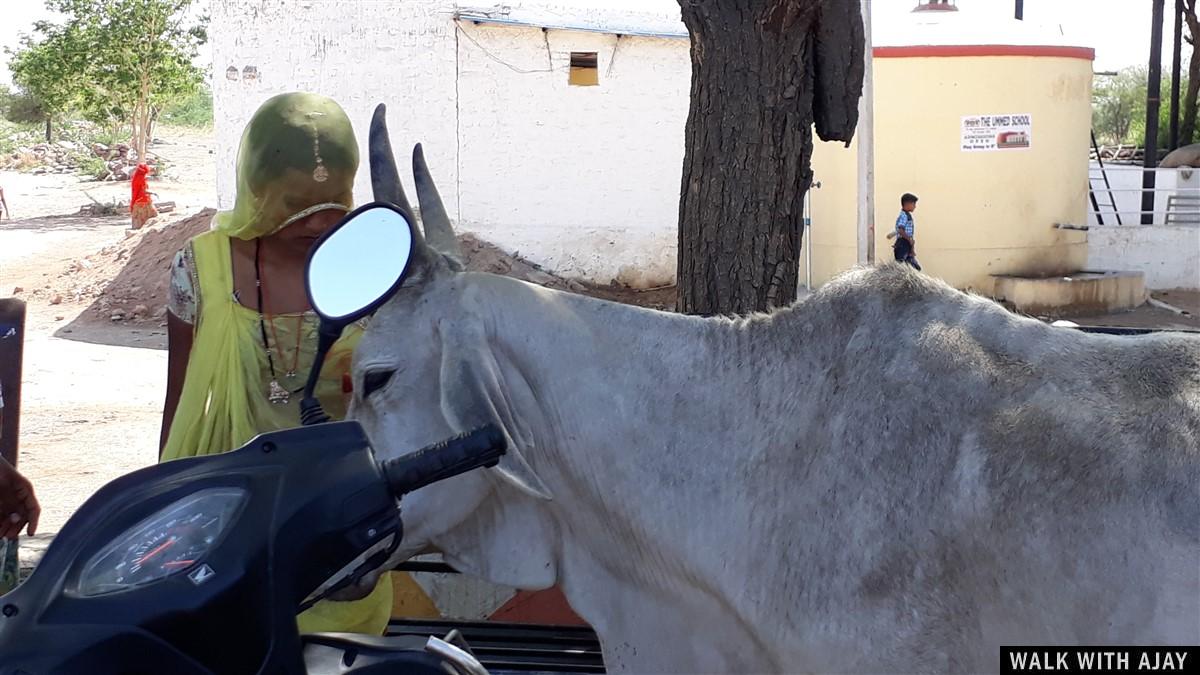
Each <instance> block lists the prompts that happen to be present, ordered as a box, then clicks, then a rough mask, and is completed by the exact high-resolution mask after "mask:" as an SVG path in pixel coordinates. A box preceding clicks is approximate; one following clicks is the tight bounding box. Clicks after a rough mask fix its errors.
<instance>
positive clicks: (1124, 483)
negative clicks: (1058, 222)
mask: <svg viewBox="0 0 1200 675" xmlns="http://www.w3.org/2000/svg"><path fill="white" fill-rule="evenodd" d="M777 324H779V325H778V326H776V327H775V330H790V331H792V332H793V333H795V334H796V335H797V337H798V338H799V337H801V336H807V339H806V340H803V342H804V343H805V347H806V349H805V350H804V355H803V356H802V357H800V359H799V360H800V361H801V362H802V363H803V364H804V365H803V368H801V370H802V371H806V372H808V373H809V375H808V376H805V377H803V378H801V383H800V386H799V389H798V391H796V392H795V395H797V396H801V397H803V398H804V399H805V400H807V401H809V406H810V408H809V409H808V410H807V412H805V413H803V414H801V415H799V416H798V422H797V428H795V429H793V430H792V431H793V432H794V433H795V435H796V439H797V440H796V446H797V448H798V450H797V451H795V454H796V457H795V460H796V461H794V462H793V463H792V465H793V467H794V468H793V469H792V470H791V471H790V472H789V474H788V475H787V476H785V477H779V478H777V479H776V480H782V481H792V482H793V485H791V486H790V489H788V490H780V491H779V493H780V494H787V495H789V497H788V503H787V505H786V506H785V507H783V508H781V509H780V513H779V515H778V517H777V518H776V519H775V520H774V522H768V523H765V524H764V527H763V529H762V530H761V531H760V533H759V535H760V539H759V541H758V544H759V545H761V546H762V547H763V548H764V550H771V551H772V552H773V553H774V554H775V560H776V562H772V563H768V567H770V568H771V570H770V573H772V574H774V575H775V578H778V579H780V580H781V582H780V583H782V584H783V586H784V587H785V588H786V592H781V590H780V588H779V587H778V586H776V587H774V588H764V589H763V592H762V593H761V594H760V595H759V596H758V597H756V598H755V599H754V602H756V603H758V604H759V605H760V606H762V607H768V608H770V609H769V611H768V613H772V614H774V615H776V616H780V617H786V619H787V625H789V626H791V627H792V628H793V629H794V630H795V631H796V634H795V635H793V636H791V637H792V638H794V639H796V640H797V647H796V652H795V656H796V658H797V659H801V660H804V661H805V662H806V664H811V665H812V667H814V668H817V669H838V668H842V667H850V668H853V669H859V670H862V669H866V670H872V669H878V668H896V667H899V666H900V665H901V664H903V663H907V664H909V665H911V666H913V667H917V666H921V665H922V664H924V665H925V666H928V667H936V668H951V669H956V670H962V669H967V670H978V669H985V670H990V669H995V668H996V667H997V664H998V655H999V652H998V646H999V645H1001V644H1039V643H1040V644H1047V643H1056V642H1057V643H1069V644H1100V643H1108V644H1135V643H1147V642H1149V643H1154V642H1163V643H1171V642H1174V643H1180V642H1194V641H1195V640H1196V639H1197V638H1200V585H1198V578H1200V576H1198V574H1200V572H1198V570H1200V341H1197V340H1196V339H1195V338H1192V337H1188V336H1182V335H1158V336H1145V337H1113V336H1101V335H1090V334H1085V333H1082V332H1078V331H1074V330H1069V329H1063V328H1054V327H1050V326H1046V325H1045V324H1042V323H1040V322H1036V321H1032V320H1029V319H1023V318H1019V317H1016V316H1014V315H1012V314H1011V313H1009V312H1006V311H1005V310H1003V309H1002V308H1000V307H998V306H997V305H995V304H994V303H991V302H989V301H986V300H982V299H980V298H974V297H970V296H967V295H965V294H962V293H958V292H957V291H953V290H952V289H949V288H948V287H946V286H944V285H942V284H940V283H939V282H935V281H931V280H929V279H927V278H924V277H921V276H919V275H916V274H914V273H911V272H909V271H907V270H904V269H901V268H897V267H887V268H882V269H876V270H869V271H859V272H855V273H852V274H850V275H848V276H847V277H844V278H842V279H841V280H839V281H836V282H834V283H833V284H831V285H830V286H829V287H828V288H827V289H825V290H824V291H822V292H821V293H819V294H817V295H816V296H814V297H813V298H812V299H811V300H809V301H806V302H805V303H803V304H802V305H801V306H800V307H798V308H797V310H796V311H795V312H794V313H793V314H792V315H789V316H781V317H777ZM789 324H790V325H789ZM813 336H821V339H819V340H817V339H815V338H814V337H813ZM787 445H788V444H786V443H783V444H780V447H781V448H782V449H783V450H781V451H786V448H787ZM781 533H786V534H781ZM764 557H771V556H769V555H767V556H764ZM859 641H867V642H868V643H870V645H871V647H870V648H868V649H859V650H857V652H856V651H855V648H854V643H855V642H859ZM843 642H845V644H844V645H843V647H844V649H842V650H841V651H838V650H837V649H834V647H835V646H837V645H839V644H841V643H843ZM806 644H807V645H809V646H810V648H809V649H807V650H806V649H805V648H804V645H806ZM849 653H871V654H891V655H893V656H894V657H895V658H894V659H893V660H891V661H887V662H883V661H880V662H872V661H866V662H854V663H849V664H847V663H845V662H838V661H829V662H827V663H823V662H821V661H820V658H821V657H820V655H819V654H826V655H830V654H849ZM814 659H816V661H815V662H814ZM805 667H808V665H806V666H805Z"/></svg>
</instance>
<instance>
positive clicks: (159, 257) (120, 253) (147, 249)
mask: <svg viewBox="0 0 1200 675" xmlns="http://www.w3.org/2000/svg"><path fill="white" fill-rule="evenodd" d="M214 213H215V212H214V211H213V210H212V209H204V210H203V211H200V212H199V213H196V214H194V215H192V216H189V217H187V218H183V219H181V220H168V221H165V222H157V223H154V224H151V225H149V226H147V227H145V228H143V229H141V230H131V231H130V232H129V234H128V235H127V236H126V238H125V239H124V240H123V241H121V242H120V243H117V244H114V245H112V246H106V247H104V248H102V249H100V250H99V251H97V252H96V253H93V254H92V255H89V256H87V257H85V258H82V259H80V260H76V261H75V262H73V263H71V264H70V266H69V267H68V268H67V270H66V271H65V272H63V273H62V274H61V275H60V276H59V278H58V279H57V280H56V283H53V284H51V287H50V288H49V289H43V290H42V291H41V294H43V295H50V296H51V297H50V298H49V302H50V304H58V303H60V302H80V303H84V302H90V303H91V305H90V306H89V307H88V308H87V310H85V312H84V314H85V316H90V317H91V318H98V319H104V320H106V321H114V322H115V321H121V322H127V323H134V324H142V323H150V322H154V323H160V324H161V323H163V322H164V320H165V316H166V311H167V310H166V301H167V283H168V281H169V279H170V274H169V272H170V266H171V260H172V258H174V256H175V253H176V252H178V251H179V249H181V248H183V245H184V244H185V243H187V240H188V239H190V238H192V237H194V236H196V235H197V234H200V233H202V232H205V231H206V230H208V228H209V225H210V223H211V221H212V217H213V214H214ZM34 295H35V296H37V295H39V292H38V291H35V292H34Z"/></svg>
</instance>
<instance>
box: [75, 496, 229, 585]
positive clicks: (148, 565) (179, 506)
mask: <svg viewBox="0 0 1200 675" xmlns="http://www.w3.org/2000/svg"><path fill="white" fill-rule="evenodd" d="M245 498H246V491H245V490H243V489H241V488H228V487H225V488H210V489H207V490H201V491H199V492H195V493H193V494H190V495H188V496H186V497H184V498H182V499H179V500H177V501H175V502H173V503H171V504H170V505H168V506H166V507H164V508H162V509H160V510H159V511H157V512H156V513H154V514H153V515H151V516H149V517H147V518H144V519H143V520H142V521H141V522H139V523H138V524H137V525H134V526H133V527H131V528H129V529H128V530H126V531H125V532H124V533H123V534H122V535H121V536H119V537H117V539H116V540H114V541H113V543H111V544H109V545H108V546H105V547H104V548H103V549H101V550H100V551H99V552H98V553H96V554H95V555H94V556H92V557H91V559H89V560H88V562H87V564H86V565H85V566H84V569H83V573H82V574H81V575H80V578H79V587H78V590H79V593H80V594H81V595H84V596H95V595H104V594H105V593H113V592H116V591H121V590H126V589H129V588H133V587H135V586H140V585H142V584H148V583H151V582H153V581H158V580H159V579H165V578H167V577H169V576H172V575H174V574H177V573H180V572H183V571H185V570H188V569H191V568H192V567H193V566H194V565H196V564H198V563H200V561H201V560H202V559H203V557H204V555H205V554H207V553H208V551H209V550H210V549H211V548H212V547H213V546H214V545H215V544H216V543H217V541H218V540H219V539H220V537H221V535H222V534H223V533H224V532H225V531H226V530H227V529H228V528H229V526H230V525H231V524H232V523H233V522H234V520H235V519H236V518H237V515H238V513H239V512H240V510H241V506H242V504H243V502H244V501H245Z"/></svg>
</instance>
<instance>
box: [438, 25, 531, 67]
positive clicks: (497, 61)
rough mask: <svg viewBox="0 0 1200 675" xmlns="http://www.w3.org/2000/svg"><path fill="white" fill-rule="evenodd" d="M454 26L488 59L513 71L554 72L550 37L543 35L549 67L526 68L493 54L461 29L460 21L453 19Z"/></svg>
mask: <svg viewBox="0 0 1200 675" xmlns="http://www.w3.org/2000/svg"><path fill="white" fill-rule="evenodd" d="M455 28H456V29H457V31H458V33H459V34H460V35H462V36H463V37H465V38H467V40H468V41H470V43H471V44H473V45H475V46H476V47H478V48H479V51H481V52H483V54H484V55H485V56H487V57H488V58H489V59H491V60H493V61H495V62H496V63H499V64H500V65H502V66H504V67H505V68H508V69H509V70H511V71H513V72H514V73H518V74H520V75H529V74H531V73H552V72H554V68H553V64H554V62H553V60H552V59H550V38H549V37H545V40H546V58H547V59H548V60H550V64H551V67H550V68H534V69H527V68H521V67H519V66H514V65H513V64H511V63H509V62H508V61H505V60H504V59H502V58H500V57H499V56H496V55H495V54H493V53H492V52H491V51H489V50H488V48H487V47H484V46H483V45H481V44H479V41H478V40H476V39H475V38H474V37H473V36H472V35H471V34H470V33H468V32H467V31H466V30H465V29H463V26H462V22H461V21H455ZM542 35H543V36H545V35H546V31H545V30H542Z"/></svg>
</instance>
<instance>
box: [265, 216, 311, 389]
mask: <svg viewBox="0 0 1200 675" xmlns="http://www.w3.org/2000/svg"><path fill="white" fill-rule="evenodd" d="M254 290H255V292H256V293H257V294H258V329H259V333H260V334H261V335H262V341H263V349H265V350H266V352H267V367H268V368H269V369H270V371H271V383H270V385H269V388H268V391H267V400H268V401H270V402H271V403H274V404H277V405H287V403H288V401H289V400H291V397H292V396H291V395H292V394H294V393H296V392H299V391H300V389H296V391H293V392H289V391H288V390H287V389H285V388H284V387H283V386H282V385H281V384H279V376H278V375H276V374H275V358H274V350H272V349H271V343H270V342H268V341H267V320H266V316H265V314H264V312H263V284H262V240H261V239H255V240H254ZM303 328H304V317H303V316H301V317H300V320H299V321H298V322H297V324H296V350H295V351H294V352H293V353H292V367H291V368H288V370H287V372H286V373H284V377H286V378H287V379H288V380H293V379H295V378H296V368H297V367H298V366H299V365H300V338H301V334H302V333H303ZM271 335H272V337H274V339H275V347H276V348H278V347H279V336H278V335H277V334H276V332H275V323H274V321H272V322H271ZM280 356H282V353H281V354H280ZM302 388H303V387H301V389H302Z"/></svg>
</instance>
